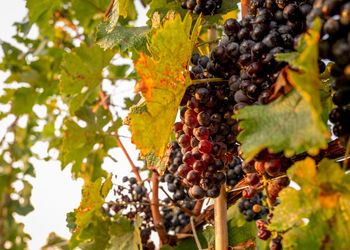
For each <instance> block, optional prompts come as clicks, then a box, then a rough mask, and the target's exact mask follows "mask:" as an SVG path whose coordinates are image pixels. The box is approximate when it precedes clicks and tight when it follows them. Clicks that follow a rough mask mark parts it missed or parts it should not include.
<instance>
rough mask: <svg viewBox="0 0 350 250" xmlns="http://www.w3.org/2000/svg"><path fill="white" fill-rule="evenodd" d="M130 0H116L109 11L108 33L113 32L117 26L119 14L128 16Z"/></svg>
mask: <svg viewBox="0 0 350 250" xmlns="http://www.w3.org/2000/svg"><path fill="white" fill-rule="evenodd" d="M128 8H129V0H114V1H113V6H112V9H111V10H110V12H109V13H108V20H107V25H106V31H107V33H111V32H112V31H113V30H114V29H115V28H116V26H117V23H118V19H119V16H123V17H124V18H126V17H127V16H128Z"/></svg>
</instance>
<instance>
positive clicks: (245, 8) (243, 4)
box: [241, 0, 250, 18]
mask: <svg viewBox="0 0 350 250" xmlns="http://www.w3.org/2000/svg"><path fill="white" fill-rule="evenodd" d="M249 2H250V1H249V0H241V7H242V18H243V17H245V16H246V15H248V10H249Z"/></svg>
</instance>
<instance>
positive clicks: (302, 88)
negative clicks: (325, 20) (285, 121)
mask: <svg viewBox="0 0 350 250" xmlns="http://www.w3.org/2000/svg"><path fill="white" fill-rule="evenodd" d="M321 26H322V24H321V21H320V19H319V18H318V19H317V20H316V21H315V22H314V25H313V28H312V29H310V30H309V31H308V32H307V33H305V34H304V35H302V36H301V39H300V44H299V45H298V47H297V51H296V52H291V53H285V54H278V55H276V58H277V59H278V60H281V61H286V62H288V64H289V65H290V66H288V67H287V68H286V70H285V74H284V75H285V77H286V79H287V81H288V83H291V84H292V85H293V86H294V87H295V88H296V89H297V90H298V91H299V93H300V94H301V95H302V96H303V98H304V99H305V100H306V101H308V102H309V103H310V104H311V108H312V110H314V112H313V116H314V117H315V119H319V116H320V115H321V112H322V105H321V98H320V94H319V90H320V84H321V80H320V77H319V69H318V41H319V39H320V30H321Z"/></svg>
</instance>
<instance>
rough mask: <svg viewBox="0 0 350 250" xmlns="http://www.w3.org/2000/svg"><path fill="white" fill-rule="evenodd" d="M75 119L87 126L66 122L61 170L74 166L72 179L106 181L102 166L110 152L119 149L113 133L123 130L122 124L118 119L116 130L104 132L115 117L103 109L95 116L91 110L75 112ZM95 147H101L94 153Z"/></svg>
mask: <svg viewBox="0 0 350 250" xmlns="http://www.w3.org/2000/svg"><path fill="white" fill-rule="evenodd" d="M76 118H79V119H80V120H81V121H84V122H85V123H86V126H85V127H84V126H81V125H79V123H77V122H76V121H74V119H66V120H65V121H64V128H65V130H64V132H65V136H64V138H63V143H62V145H61V148H60V160H61V162H62V167H63V168H64V167H66V166H67V165H68V164H69V163H73V166H72V173H73V175H74V176H75V177H82V178H83V179H84V180H88V181H89V180H92V181H94V180H96V179H97V178H99V177H101V176H102V177H105V176H106V175H107V174H106V172H105V171H104V170H103V169H102V168H101V164H102V163H103V158H104V157H105V156H106V155H107V152H108V150H109V149H111V148H114V147H117V146H118V142H117V139H116V137H115V136H113V135H112V133H115V132H117V131H118V129H119V128H120V127H121V126H122V120H121V119H120V118H119V119H117V120H116V121H115V123H114V126H111V127H110V128H109V129H108V130H107V131H104V130H103V128H104V127H105V126H106V125H107V124H108V123H109V122H110V121H111V120H112V116H111V115H110V114H109V113H108V111H107V110H105V109H104V108H102V107H99V108H98V110H97V111H96V113H93V112H92V110H91V109H90V108H88V107H83V108H81V109H79V110H78V111H77V112H76ZM96 144H99V147H98V148H97V149H95V150H94V145H96ZM84 159H86V160H85V161H84ZM83 161H84V162H83Z"/></svg>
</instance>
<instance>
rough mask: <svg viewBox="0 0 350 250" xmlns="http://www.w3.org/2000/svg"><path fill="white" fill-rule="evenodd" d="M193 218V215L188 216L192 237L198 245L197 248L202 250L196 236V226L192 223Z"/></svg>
mask: <svg viewBox="0 0 350 250" xmlns="http://www.w3.org/2000/svg"><path fill="white" fill-rule="evenodd" d="M193 218H194V217H193V216H191V217H190V222H191V227H192V233H193V237H194V240H195V241H196V245H197V247H198V250H202V246H201V243H200V242H199V239H198V236H197V232H196V227H195V225H194V222H193Z"/></svg>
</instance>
